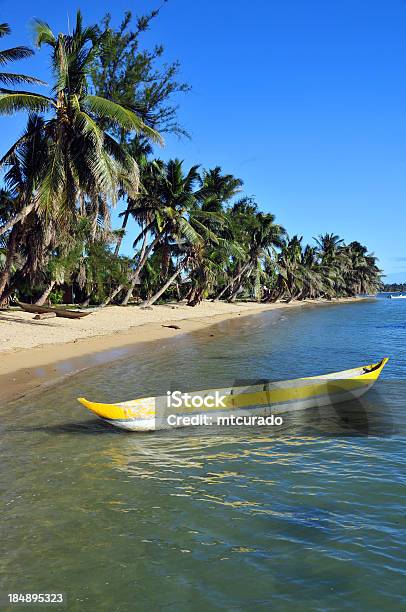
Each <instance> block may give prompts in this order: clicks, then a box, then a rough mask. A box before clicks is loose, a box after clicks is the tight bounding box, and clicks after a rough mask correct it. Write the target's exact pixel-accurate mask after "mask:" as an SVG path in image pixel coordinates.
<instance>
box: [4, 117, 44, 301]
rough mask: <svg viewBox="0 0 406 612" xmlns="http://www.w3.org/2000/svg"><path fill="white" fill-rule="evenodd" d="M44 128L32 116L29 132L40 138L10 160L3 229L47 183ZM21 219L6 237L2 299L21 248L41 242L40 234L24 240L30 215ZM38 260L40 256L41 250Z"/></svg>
mask: <svg viewBox="0 0 406 612" xmlns="http://www.w3.org/2000/svg"><path fill="white" fill-rule="evenodd" d="M42 126H43V120H42V119H41V118H40V117H38V116H37V115H31V116H30V117H29V119H28V123H27V128H26V131H28V132H31V131H33V130H37V133H38V135H37V137H36V138H35V140H34V139H29V140H27V141H24V142H22V143H21V144H20V146H19V148H18V151H17V150H15V151H13V153H12V154H10V156H9V159H8V168H7V172H6V174H5V176H4V182H5V185H6V187H7V189H8V191H7V192H5V191H3V192H2V198H1V200H2V206H1V205H0V207H1V208H2V210H3V214H2V215H0V218H1V221H3V222H4V226H3V227H7V226H8V225H9V219H10V218H14V219H15V218H16V215H15V213H16V211H21V210H24V208H25V205H26V203H27V202H29V201H30V200H31V199H32V197H33V194H34V192H35V189H36V186H37V185H38V183H40V182H41V180H42V179H43V176H44V171H45V167H46V162H47V157H48V147H47V139H46V137H45V136H44V133H43V132H42V130H41V127H42ZM19 216H20V218H19V220H18V221H17V222H15V223H14V224H13V225H12V226H11V229H10V231H9V232H7V233H4V234H3V239H4V242H5V245H6V252H7V258H6V261H5V263H4V266H3V269H2V271H1V274H0V297H1V296H2V294H3V292H4V290H5V287H6V285H7V284H9V281H10V273H11V269H12V266H13V262H14V260H15V258H16V255H17V250H18V248H19V246H20V247H21V245H22V244H24V242H25V244H26V245H28V246H31V247H33V246H34V244H35V243H36V242H37V240H38V235H39V234H38V232H36V235H35V236H34V240H30V241H27V240H24V238H25V237H26V236H27V232H28V229H29V227H28V226H27V224H24V223H23V222H22V220H23V218H26V217H27V218H29V217H30V214H29V213H28V214H27V215H24V216H23V215H21V213H18V214H17V217H19ZM20 251H21V248H20ZM37 256H39V251H38V250H37ZM3 298H4V296H3Z"/></svg>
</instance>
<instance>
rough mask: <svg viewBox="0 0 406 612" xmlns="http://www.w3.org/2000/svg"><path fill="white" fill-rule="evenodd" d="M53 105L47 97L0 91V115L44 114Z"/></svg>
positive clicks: (23, 92) (25, 92)
mask: <svg viewBox="0 0 406 612" xmlns="http://www.w3.org/2000/svg"><path fill="white" fill-rule="evenodd" d="M52 106H55V103H54V102H53V100H52V99H51V98H48V97H47V96H41V95H40V94H35V93H30V92H27V91H11V92H10V91H9V90H6V89H4V88H1V89H0V114H1V115H12V114H14V113H15V112H17V111H28V112H44V111H48V110H49V109H50V108H52Z"/></svg>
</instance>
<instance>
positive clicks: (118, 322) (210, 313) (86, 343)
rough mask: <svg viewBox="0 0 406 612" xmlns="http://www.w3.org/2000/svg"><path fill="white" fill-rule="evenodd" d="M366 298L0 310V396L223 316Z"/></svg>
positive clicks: (19, 393) (11, 396) (39, 386)
mask: <svg viewBox="0 0 406 612" xmlns="http://www.w3.org/2000/svg"><path fill="white" fill-rule="evenodd" d="M367 299H371V298H364V297H358V298H357V297H356V298H340V299H334V300H305V301H300V302H299V301H295V302H290V303H285V302H277V303H272V304H258V303H256V302H237V303H231V304H230V303H227V302H214V303H213V302H203V303H202V304H201V305H199V306H197V307H194V308H190V307H188V306H186V305H185V304H168V305H164V306H156V307H154V308H153V309H152V310H140V309H139V308H137V307H131V306H130V307H127V308H120V307H119V306H112V307H109V308H106V309H104V310H101V311H97V312H95V313H94V314H93V315H91V316H89V317H86V318H85V319H79V320H75V321H72V320H69V319H45V320H43V321H33V320H32V315H29V314H28V313H24V312H21V311H9V312H8V311H1V312H0V343H1V344H0V346H2V347H3V350H2V351H0V357H1V360H0V400H2V401H3V402H8V401H11V400H15V399H18V398H21V397H24V396H25V395H27V394H31V393H33V392H36V391H41V390H43V389H44V388H46V387H48V386H51V385H54V384H57V383H59V382H61V381H62V380H63V379H64V378H66V377H67V376H71V375H73V374H75V373H77V372H79V371H82V370H84V369H89V368H92V367H95V366H97V365H103V364H106V363H109V362H111V361H114V360H117V359H123V358H125V357H128V356H131V355H132V354H135V353H136V350H137V346H138V345H139V344H140V343H146V342H152V341H159V340H166V339H168V338H172V337H174V336H178V335H179V334H185V333H190V332H194V331H199V330H201V329H205V328H208V327H210V326H211V325H213V324H215V323H218V322H220V321H223V320H227V319H234V318H237V317H240V316H250V315H254V314H258V313H261V312H266V311H275V310H280V309H287V308H296V309H297V308H303V307H306V306H307V307H309V306H318V305H320V306H327V305H334V304H345V303H351V302H359V301H364V300H367ZM1 324H2V325H1ZM168 325H174V326H177V327H179V329H176V328H173V327H167V326H168ZM47 332H48V333H47ZM45 334H47V335H45ZM5 347H6V348H5ZM4 348H5V350H4Z"/></svg>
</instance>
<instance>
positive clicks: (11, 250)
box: [0, 226, 18, 300]
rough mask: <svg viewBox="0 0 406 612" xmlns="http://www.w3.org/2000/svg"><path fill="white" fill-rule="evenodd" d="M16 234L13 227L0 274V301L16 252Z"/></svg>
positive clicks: (16, 230)
mask: <svg viewBox="0 0 406 612" xmlns="http://www.w3.org/2000/svg"><path fill="white" fill-rule="evenodd" d="M17 234H18V227H17V226H14V227H13V229H12V230H11V233H10V237H9V240H8V244H7V255H6V261H5V262H4V267H3V270H2V272H1V274H0V300H1V298H2V294H3V292H4V289H5V287H6V285H7V283H8V281H9V280H10V273H11V266H12V265H13V258H14V255H15V253H16V251H17Z"/></svg>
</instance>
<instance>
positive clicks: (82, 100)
mask: <svg viewBox="0 0 406 612" xmlns="http://www.w3.org/2000/svg"><path fill="white" fill-rule="evenodd" d="M35 30H36V44H37V46H38V47H42V46H43V45H47V46H48V47H50V49H51V62H52V71H53V74H54V75H55V84H54V87H53V95H52V96H45V95H41V94H37V93H30V92H26V91H16V90H14V91H11V90H4V89H3V90H1V92H0V113H2V114H13V113H15V112H16V111H19V110H25V111H28V112H34V111H35V112H45V113H46V119H45V120H44V122H43V124H42V125H41V127H40V128H39V127H35V128H34V129H33V130H32V131H30V132H25V133H24V135H23V136H22V137H21V138H20V139H19V140H17V142H16V143H15V144H14V145H13V146H12V147H11V149H10V150H9V151H8V152H7V153H6V155H5V156H4V157H3V159H2V160H0V165H4V164H8V163H9V161H10V158H11V157H12V156H13V154H15V153H16V151H18V149H19V147H20V146H21V145H23V144H24V143H26V142H27V141H28V140H30V139H34V138H36V137H37V136H38V131H39V129H40V130H41V131H42V132H43V133H44V134H45V135H46V136H47V138H48V142H49V145H48V146H49V158H48V162H47V168H46V172H45V174H44V177H43V179H42V181H41V183H40V184H38V186H37V189H36V192H35V195H34V197H33V198H32V200H31V202H27V203H26V204H25V207H24V208H23V209H22V210H21V211H20V212H19V214H18V215H16V216H15V217H14V218H13V219H11V220H10V221H9V223H8V224H7V225H6V226H3V227H1V228H0V235H1V234H3V233H5V232H6V231H8V230H9V229H10V228H11V227H12V225H13V224H14V223H17V222H19V221H21V220H22V219H23V218H24V216H25V215H27V214H28V213H29V212H31V211H32V210H34V209H37V208H41V209H42V210H43V211H46V212H47V213H48V214H57V213H58V211H59V210H60V209H65V210H68V211H71V212H74V211H75V208H76V204H77V199H78V196H79V194H82V195H85V196H88V197H89V198H91V199H94V198H97V197H99V195H100V194H103V195H104V196H105V197H106V198H109V199H111V200H112V201H115V199H116V197H117V192H118V187H121V188H122V189H123V190H125V191H126V192H128V193H129V194H130V195H135V194H136V192H137V188H138V168H137V164H136V162H135V160H134V159H133V158H132V157H131V156H130V155H129V154H128V153H127V152H126V151H125V150H124V148H123V147H122V146H120V145H119V144H118V143H117V142H116V140H114V138H112V136H111V135H110V134H109V133H108V132H107V131H106V129H105V126H106V125H107V123H108V124H109V125H111V124H112V123H113V124H115V125H117V126H118V127H120V128H121V129H122V130H124V131H134V132H142V133H144V134H146V135H147V136H148V137H149V138H151V139H152V140H154V141H160V140H161V139H160V137H159V135H158V134H157V133H156V132H155V131H154V130H153V129H151V128H149V127H148V126H147V125H145V124H144V123H143V121H142V120H141V119H140V118H139V117H138V115H137V114H136V112H134V110H133V109H131V108H128V107H125V106H123V105H120V104H117V103H116V102H114V101H113V100H108V99H106V98H103V97H100V96H96V95H92V94H91V93H89V77H90V71H91V66H92V63H93V61H94V59H95V57H96V56H97V54H98V53H100V51H101V49H102V46H103V44H104V36H103V35H100V34H98V30H97V27H96V26H93V27H83V24H82V16H81V13H80V11H78V13H77V19H76V26H75V29H74V31H73V33H72V34H71V35H66V34H59V35H57V36H55V35H54V34H53V32H52V30H51V29H50V27H49V26H48V24H46V23H44V22H41V21H36V22H35Z"/></svg>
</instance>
